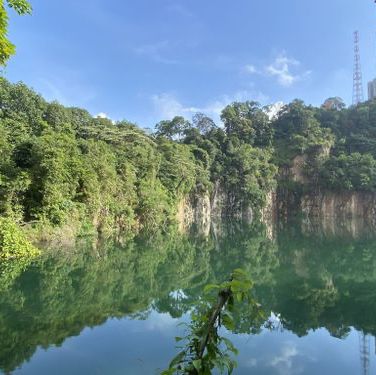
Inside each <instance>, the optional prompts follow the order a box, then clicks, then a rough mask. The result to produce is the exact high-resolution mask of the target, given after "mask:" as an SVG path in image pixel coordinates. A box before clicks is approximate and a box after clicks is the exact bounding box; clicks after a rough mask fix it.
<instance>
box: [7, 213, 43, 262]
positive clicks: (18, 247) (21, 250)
mask: <svg viewBox="0 0 376 375" xmlns="http://www.w3.org/2000/svg"><path fill="white" fill-rule="evenodd" d="M38 254H39V250H38V249H36V248H35V247H34V246H33V245H32V244H30V243H29V241H28V240H27V239H26V237H25V235H24V234H23V233H22V231H21V229H20V228H19V227H18V226H17V225H16V223H14V222H13V221H12V220H11V219H6V218H0V262H2V261H9V260H15V259H19V258H24V257H34V256H36V255H38Z"/></svg>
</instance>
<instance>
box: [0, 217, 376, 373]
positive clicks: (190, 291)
mask: <svg viewBox="0 0 376 375" xmlns="http://www.w3.org/2000/svg"><path fill="white" fill-rule="evenodd" d="M298 227H299V226H294V228H295V229H294V230H295V232H294V231H286V230H285V231H282V232H280V233H279V234H278V237H277V238H278V241H277V242H273V241H271V240H270V239H268V238H267V235H266V230H265V227H264V226H262V225H260V224H257V223H254V224H253V225H251V226H246V227H242V226H236V225H229V226H227V227H224V228H222V230H221V231H220V233H219V232H217V233H215V237H209V238H206V239H205V238H200V237H198V236H195V237H193V238H188V237H186V236H181V235H179V234H177V233H175V232H171V233H168V235H164V236H162V235H159V236H158V235H156V236H154V237H153V239H152V241H143V240H141V239H139V240H137V241H134V242H132V243H129V244H127V245H125V246H116V245H114V244H112V243H110V242H106V243H105V244H102V245H101V246H98V247H97V248H96V249H92V247H91V246H84V245H82V246H81V247H79V248H77V249H76V251H75V252H57V253H52V254H49V255H48V254H46V255H44V257H43V258H42V259H40V260H38V261H37V262H36V263H35V264H32V265H30V266H29V267H28V268H27V270H26V271H25V272H23V273H21V274H20V275H19V276H17V274H15V276H14V277H13V276H12V277H11V278H8V279H7V280H10V281H9V282H7V286H4V287H2V289H1V290H0V337H1V340H0V368H1V369H3V370H4V371H12V370H13V369H14V368H16V367H17V366H19V365H20V364H22V363H23V362H24V361H25V360H26V359H28V358H30V357H31V356H32V355H33V353H34V351H35V349H36V348H37V346H42V347H48V346H50V345H52V344H56V345H60V344H62V343H63V342H64V340H65V339H66V338H67V337H69V336H72V335H78V334H79V333H80V332H81V330H82V329H83V328H84V327H87V326H96V325H99V324H102V323H103V322H105V321H106V320H107V319H108V318H109V317H124V316H128V317H130V318H135V319H145V318H146V317H147V316H148V314H149V312H150V311H151V309H152V308H154V309H155V310H157V311H159V312H168V313H170V315H171V316H173V317H181V316H182V315H183V314H184V313H186V312H187V311H189V310H190V309H191V308H192V304H194V303H195V301H197V299H198V298H199V296H200V295H201V293H202V289H203V286H204V285H206V284H210V283H218V282H220V281H222V280H223V278H224V277H226V276H227V275H228V274H230V273H231V271H232V270H234V269H236V268H239V267H241V268H243V269H244V270H246V272H247V275H249V278H251V279H252V280H253V281H254V283H255V285H254V289H253V290H254V295H255V298H256V299H257V300H258V301H259V302H260V303H261V304H262V307H263V310H264V311H265V312H266V313H267V314H270V313H271V312H274V313H276V314H279V315H280V319H281V323H282V325H283V327H284V329H288V330H291V331H293V332H295V333H296V334H297V335H300V336H301V335H305V334H307V333H308V331H309V330H311V329H317V328H320V327H325V328H326V329H327V330H328V331H329V332H330V333H331V334H332V335H333V336H335V337H339V338H343V337H345V336H346V335H347V334H348V333H349V331H350V327H355V328H356V329H358V330H363V331H364V332H365V333H370V334H373V335H376V322H375V316H376V251H375V250H374V249H375V248H376V246H375V245H376V240H375V239H373V238H360V239H357V240H349V239H346V240H344V239H343V240H341V239H338V238H332V237H330V238H325V237H322V236H321V237H320V236H303V235H301V234H300V233H299V232H298V231H297V230H296V228H298ZM21 271H22V270H21ZM3 277H6V275H3ZM234 320H235V332H239V333H257V332H259V330H260V327H262V325H263V323H264V322H262V321H255V320H254V319H252V312H251V311H247V310H246V309H244V310H241V309H240V310H238V311H237V312H236V313H235V316H234Z"/></svg>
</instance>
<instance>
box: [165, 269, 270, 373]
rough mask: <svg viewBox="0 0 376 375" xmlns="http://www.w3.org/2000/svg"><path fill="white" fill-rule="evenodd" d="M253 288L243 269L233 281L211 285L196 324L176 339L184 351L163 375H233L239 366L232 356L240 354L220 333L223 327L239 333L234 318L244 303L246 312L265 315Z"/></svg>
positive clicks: (200, 303)
mask: <svg viewBox="0 0 376 375" xmlns="http://www.w3.org/2000/svg"><path fill="white" fill-rule="evenodd" d="M251 288H252V282H251V281H250V280H248V278H247V274H246V273H245V272H244V271H243V270H241V269H236V270H234V271H233V273H232V276H231V278H230V280H229V281H226V282H223V283H221V284H209V285H207V286H206V287H205V289H204V293H205V296H204V297H203V298H201V299H200V300H199V301H198V302H197V303H196V304H195V306H194V309H193V311H192V312H191V320H192V321H191V323H190V324H189V325H188V326H187V334H186V336H185V337H177V338H176V341H178V342H181V341H182V342H183V343H185V344H184V346H183V347H182V348H183V350H182V351H181V352H179V353H178V354H177V355H176V356H175V358H174V359H173V360H172V361H171V363H170V366H169V368H168V369H167V370H165V371H163V372H162V374H163V375H172V374H211V373H212V372H211V371H212V370H213V369H214V368H217V369H219V371H220V372H221V373H223V372H224V371H225V370H227V373H228V374H231V373H232V371H233V369H234V368H235V367H236V362H235V361H234V360H233V358H232V357H231V354H230V353H232V354H237V353H238V351H237V349H236V348H235V347H234V345H233V344H232V343H231V341H230V340H229V339H227V338H226V337H223V336H220V335H219V333H218V331H219V329H220V328H221V325H222V324H223V326H224V327H225V328H226V329H228V330H229V331H232V330H234V329H235V323H234V320H233V317H232V315H233V312H234V310H235V309H236V306H235V303H236V304H238V303H242V304H243V306H242V308H244V309H246V310H250V311H252V314H254V315H255V316H262V315H263V313H262V311H261V310H260V309H259V306H258V305H257V303H256V302H255V300H254V299H253V297H252V294H251V293H250V291H251ZM213 291H216V293H215V295H216V299H214V298H213V295H212V294H213ZM210 292H211V293H210ZM252 314H250V315H252ZM250 318H251V317H250Z"/></svg>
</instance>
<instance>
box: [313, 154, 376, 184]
mask: <svg viewBox="0 0 376 375" xmlns="http://www.w3.org/2000/svg"><path fill="white" fill-rule="evenodd" d="M320 179H321V181H320V182H321V184H322V185H325V186H327V187H329V188H331V189H334V190H337V191H338V190H364V191H376V160H375V159H374V158H373V156H372V155H370V154H364V155H362V154H360V153H352V154H349V155H345V154H341V155H339V156H338V157H336V156H332V157H331V158H330V159H328V160H327V161H326V162H325V163H324V164H323V165H322V167H321V170H320Z"/></svg>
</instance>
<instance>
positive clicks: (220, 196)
mask: <svg viewBox="0 0 376 375" xmlns="http://www.w3.org/2000/svg"><path fill="white" fill-rule="evenodd" d="M275 202H276V194H275V193H272V192H270V193H269V194H268V196H267V205H266V206H265V207H264V208H263V209H262V210H261V212H260V214H261V219H262V220H265V221H270V220H272V218H273V217H274V215H275V212H276V210H275V207H274V205H275ZM253 216H254V215H253V211H252V208H251V207H250V206H249V205H246V204H244V202H239V201H237V200H236V199H235V196H234V194H232V192H231V191H226V190H225V189H224V188H223V186H222V185H221V184H219V183H216V184H215V185H214V189H213V192H212V193H211V194H209V193H203V194H196V195H194V196H191V197H186V198H185V199H183V200H182V201H181V202H180V203H179V206H178V212H177V220H178V223H179V229H180V230H181V231H186V230H187V229H188V228H189V227H190V226H191V225H192V224H195V225H196V227H197V229H198V230H199V232H200V233H202V234H207V233H209V231H210V227H211V226H212V224H213V223H215V222H217V223H218V222H219V221H221V220H222V219H223V218H232V219H240V220H244V221H246V222H251V221H252V220H253Z"/></svg>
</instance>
